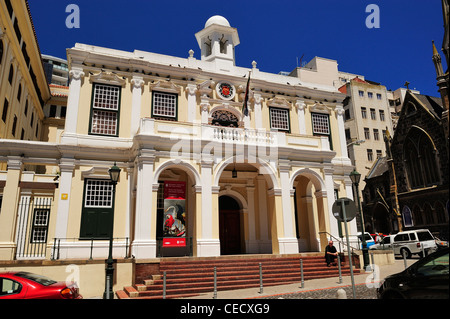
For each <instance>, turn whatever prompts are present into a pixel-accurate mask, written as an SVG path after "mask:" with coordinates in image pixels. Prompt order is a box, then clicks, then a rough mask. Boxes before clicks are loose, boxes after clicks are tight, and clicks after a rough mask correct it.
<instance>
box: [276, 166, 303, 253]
mask: <svg viewBox="0 0 450 319" xmlns="http://www.w3.org/2000/svg"><path fill="white" fill-rule="evenodd" d="M289 170H290V164H289V163H287V162H284V163H283V162H281V160H280V161H279V171H280V185H281V202H282V207H283V233H284V238H279V239H278V241H279V243H280V254H294V253H298V241H297V238H296V236H295V217H294V212H293V207H292V205H291V204H292V203H291V190H290V188H289V185H290V179H289Z"/></svg>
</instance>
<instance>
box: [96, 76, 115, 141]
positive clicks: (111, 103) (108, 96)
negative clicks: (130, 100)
mask: <svg viewBox="0 0 450 319" xmlns="http://www.w3.org/2000/svg"><path fill="white" fill-rule="evenodd" d="M93 90H94V92H93V95H92V111H91V125H90V133H91V134H99V135H112V136H117V135H118V128H119V111H120V93H121V88H120V87H118V86H112V85H106V84H99V83H95V84H94V88H93Z"/></svg>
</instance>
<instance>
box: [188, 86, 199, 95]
mask: <svg viewBox="0 0 450 319" xmlns="http://www.w3.org/2000/svg"><path fill="white" fill-rule="evenodd" d="M186 91H187V92H188V94H189V95H194V94H195V93H197V91H198V88H197V85H195V84H192V83H189V84H188V85H186Z"/></svg>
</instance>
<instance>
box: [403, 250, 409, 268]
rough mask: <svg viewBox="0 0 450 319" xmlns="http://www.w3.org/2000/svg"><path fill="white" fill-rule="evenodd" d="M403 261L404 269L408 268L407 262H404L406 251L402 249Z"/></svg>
mask: <svg viewBox="0 0 450 319" xmlns="http://www.w3.org/2000/svg"><path fill="white" fill-rule="evenodd" d="M402 256H403V262H404V263H405V269H406V268H408V263H407V262H406V251H405V250H402Z"/></svg>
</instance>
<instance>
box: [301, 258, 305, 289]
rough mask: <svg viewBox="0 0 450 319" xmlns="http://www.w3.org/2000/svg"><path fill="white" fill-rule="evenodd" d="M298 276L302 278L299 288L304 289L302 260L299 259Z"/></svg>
mask: <svg viewBox="0 0 450 319" xmlns="http://www.w3.org/2000/svg"><path fill="white" fill-rule="evenodd" d="M300 276H301V278H302V281H301V287H300V288H304V287H305V278H304V277H303V259H300Z"/></svg>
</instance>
